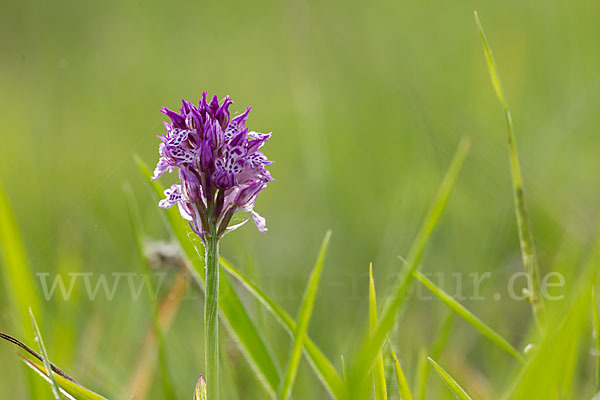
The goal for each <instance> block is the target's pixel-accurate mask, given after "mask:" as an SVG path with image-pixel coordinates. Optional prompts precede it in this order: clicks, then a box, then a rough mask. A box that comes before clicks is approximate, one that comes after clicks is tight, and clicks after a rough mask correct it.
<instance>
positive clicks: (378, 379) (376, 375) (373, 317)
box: [369, 264, 387, 400]
mask: <svg viewBox="0 0 600 400" xmlns="http://www.w3.org/2000/svg"><path fill="white" fill-rule="evenodd" d="M375 329H377V296H376V294H375V281H374V280H373V264H370V265H369V333H370V334H373V333H374V332H375ZM373 381H374V383H375V398H376V399H377V400H386V399H387V385H386V383H385V367H384V365H383V351H379V354H378V355H377V359H376V360H375V365H374V368H373Z"/></svg>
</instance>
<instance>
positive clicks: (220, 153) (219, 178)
mask: <svg viewBox="0 0 600 400" xmlns="http://www.w3.org/2000/svg"><path fill="white" fill-rule="evenodd" d="M182 103H183V104H182V107H181V109H180V112H179V113H177V112H175V111H172V110H169V109H167V108H163V109H162V112H163V113H164V114H166V115H167V116H168V117H169V118H170V120H171V121H170V123H165V127H166V130H167V132H166V134H165V135H163V136H159V138H160V140H161V143H160V145H159V154H160V159H159V161H158V164H157V165H156V169H155V170H154V176H153V177H152V180H155V179H158V178H160V177H161V176H162V175H163V174H164V173H167V172H168V173H171V172H173V171H174V170H175V168H178V169H179V179H180V181H181V183H178V184H175V185H172V186H171V187H170V188H168V189H167V190H165V196H166V198H165V199H163V200H161V201H160V202H159V206H160V207H162V208H165V209H166V208H169V207H171V206H173V205H177V206H178V208H179V211H180V213H181V216H182V217H183V218H184V219H186V220H187V221H188V222H189V224H190V227H191V228H192V230H193V231H194V232H196V233H197V234H198V235H199V236H200V237H201V238H202V239H203V240H204V239H205V237H206V235H208V234H210V235H213V236H216V237H217V238H219V237H221V236H222V235H223V234H224V233H225V232H227V231H229V230H233V229H236V228H238V227H239V226H241V225H243V224H244V223H245V222H247V221H248V220H249V219H250V218H252V220H253V221H254V222H255V224H256V226H257V228H258V229H259V230H260V231H261V232H266V231H267V228H266V225H265V219H264V218H263V217H261V216H260V215H259V214H258V213H257V212H256V211H254V204H255V202H256V198H257V196H258V195H259V194H260V192H261V191H262V190H263V189H264V188H265V187H266V186H267V183H268V182H270V181H272V180H273V178H272V177H271V174H270V173H269V171H268V170H267V169H266V167H267V166H268V165H270V164H272V163H273V162H272V161H269V160H268V159H267V157H266V156H265V155H264V153H263V152H262V151H261V150H260V149H261V147H262V146H263V145H264V144H265V143H266V142H267V141H268V140H269V138H270V137H271V134H270V133H258V132H254V131H248V128H246V121H247V120H248V114H249V113H250V107H248V108H247V109H246V111H245V112H244V113H243V114H240V115H238V116H236V117H234V118H230V114H229V106H230V105H231V104H232V103H233V101H232V100H231V99H230V98H229V97H225V98H224V99H223V101H222V102H219V99H218V98H217V96H216V95H215V96H213V98H212V99H211V101H210V103H208V102H207V98H206V92H205V93H203V95H202V100H201V101H200V102H199V104H198V106H195V105H194V104H192V103H190V102H188V101H186V100H183V101H182ZM238 211H244V212H248V213H250V217H248V219H246V220H245V221H244V222H242V223H241V224H237V225H233V226H229V223H230V222H231V218H232V217H233V215H234V214H235V213H236V212H238Z"/></svg>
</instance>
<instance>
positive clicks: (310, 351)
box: [220, 258, 345, 399]
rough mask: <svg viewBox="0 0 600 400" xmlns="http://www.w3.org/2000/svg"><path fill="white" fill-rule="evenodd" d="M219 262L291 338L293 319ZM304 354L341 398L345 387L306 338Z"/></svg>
mask: <svg viewBox="0 0 600 400" xmlns="http://www.w3.org/2000/svg"><path fill="white" fill-rule="evenodd" d="M220 261H221V266H222V267H223V269H224V270H225V271H227V272H228V273H229V274H230V275H231V276H233V277H234V278H235V279H236V280H238V281H239V282H240V283H241V284H242V285H243V286H244V287H245V288H246V289H247V290H248V291H249V292H250V293H251V294H252V295H253V296H254V297H255V298H256V299H257V300H258V301H260V302H261V303H262V304H263V306H264V307H265V308H266V309H267V311H269V312H270V313H271V314H272V315H273V316H274V317H275V319H276V320H277V321H278V322H279V323H280V324H281V326H282V327H283V328H284V329H285V330H287V331H288V333H290V334H291V335H292V336H293V335H294V332H295V331H296V322H295V321H294V319H293V318H292V317H291V316H290V315H289V314H288V313H286V312H285V310H283V309H282V308H281V307H280V306H279V305H278V304H277V303H275V302H274V301H273V300H272V299H271V298H269V296H267V294H266V293H264V292H263V291H262V290H261V289H260V288H259V287H258V286H256V285H255V284H254V283H252V282H251V281H250V279H248V277H246V276H245V275H244V274H242V273H241V272H240V271H239V270H238V269H236V268H235V267H234V266H233V265H232V264H231V263H230V262H228V261H227V260H225V259H223V258H221V260H220ZM304 352H305V354H306V356H307V359H308V361H309V362H310V364H311V366H312V368H313V370H314V371H315V373H316V374H317V376H318V377H319V379H320V380H321V381H322V382H323V384H324V385H325V388H326V389H327V390H328V391H329V393H330V394H331V395H332V396H333V397H334V398H336V399H340V398H343V397H344V393H345V387H344V382H343V381H342V378H341V377H340V376H339V374H338V373H337V371H336V370H335V368H334V367H333V365H332V364H331V362H330V361H329V360H328V359H327V357H325V355H324V354H323V352H322V351H321V350H320V349H319V348H318V347H317V345H316V344H315V343H314V342H313V341H312V340H311V339H310V337H308V336H307V337H306V339H305V340H304Z"/></svg>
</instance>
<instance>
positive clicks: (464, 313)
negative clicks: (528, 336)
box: [414, 271, 525, 362]
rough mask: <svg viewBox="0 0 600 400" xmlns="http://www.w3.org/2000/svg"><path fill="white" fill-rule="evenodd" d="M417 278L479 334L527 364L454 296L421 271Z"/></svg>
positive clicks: (415, 274)
mask: <svg viewBox="0 0 600 400" xmlns="http://www.w3.org/2000/svg"><path fill="white" fill-rule="evenodd" d="M414 276H415V278H417V279H418V280H419V281H420V282H421V283H422V284H423V286H425V287H426V288H427V289H428V290H429V291H430V292H431V293H432V294H433V295H434V296H436V297H437V298H438V299H440V300H441V301H442V303H444V304H445V305H447V306H448V307H449V308H450V309H451V310H452V311H454V312H455V313H456V314H457V315H459V316H460V317H461V318H463V319H464V320H465V321H467V322H468V323H469V325H471V326H472V327H473V328H475V329H477V330H478V331H479V333H481V334H482V335H483V336H485V337H486V338H487V339H489V340H490V341H491V342H492V343H494V344H495V345H496V346H498V347H500V348H501V349H502V350H504V351H506V352H507V353H508V354H510V355H511V356H513V357H514V358H516V359H517V360H519V361H521V362H525V360H524V359H523V356H522V355H521V354H520V353H519V352H518V351H517V350H516V349H515V348H514V347H513V346H512V345H511V344H510V343H509V342H508V340H506V339H504V338H503V337H502V336H501V335H500V334H499V333H497V332H496V331H495V330H493V329H492V328H490V327H489V326H488V325H487V324H486V323H485V322H483V321H481V320H480V319H479V318H477V317H476V316H475V315H473V314H472V313H471V312H470V311H469V310H467V309H466V308H465V307H464V306H463V305H462V304H460V303H459V302H458V301H456V300H454V298H452V296H450V295H449V294H448V293H446V292H444V291H443V290H442V289H441V288H439V287H437V286H436V285H435V283H433V282H431V281H430V280H429V279H427V277H426V276H425V275H423V274H422V273H420V272H419V271H415V273H414Z"/></svg>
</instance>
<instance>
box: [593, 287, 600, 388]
mask: <svg viewBox="0 0 600 400" xmlns="http://www.w3.org/2000/svg"><path fill="white" fill-rule="evenodd" d="M592 325H593V338H594V350H595V354H594V358H595V359H596V391H597V392H600V316H599V314H598V300H597V299H596V287H595V286H592Z"/></svg>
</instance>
